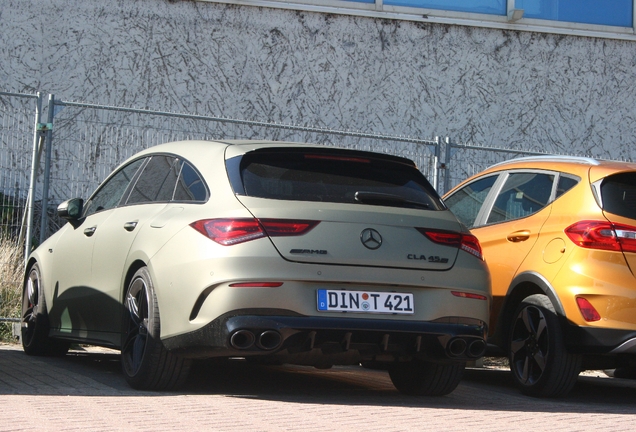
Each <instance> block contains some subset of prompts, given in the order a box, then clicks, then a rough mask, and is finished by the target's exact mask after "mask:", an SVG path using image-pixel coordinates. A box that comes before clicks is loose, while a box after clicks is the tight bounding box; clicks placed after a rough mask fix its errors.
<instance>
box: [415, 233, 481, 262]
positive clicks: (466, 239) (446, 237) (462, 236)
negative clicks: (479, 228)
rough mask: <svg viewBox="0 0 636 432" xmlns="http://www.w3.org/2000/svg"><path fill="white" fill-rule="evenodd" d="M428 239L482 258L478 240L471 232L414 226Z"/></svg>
mask: <svg viewBox="0 0 636 432" xmlns="http://www.w3.org/2000/svg"><path fill="white" fill-rule="evenodd" d="M416 229H417V230H418V231H419V232H421V233H422V234H424V235H425V236H426V237H427V238H428V239H429V240H431V241H432V242H435V243H437V244H442V245H445V246H453V247H457V248H459V249H461V250H463V251H466V252H468V253H469V254H471V255H474V256H476V257H477V258H479V259H482V260H483V259H484V256H483V254H482V251H481V245H480V244H479V240H477V237H475V236H474V235H472V234H466V233H458V232H453V231H439V230H429V229H426V228H416Z"/></svg>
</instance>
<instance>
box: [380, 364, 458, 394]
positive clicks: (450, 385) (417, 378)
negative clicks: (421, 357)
mask: <svg viewBox="0 0 636 432" xmlns="http://www.w3.org/2000/svg"><path fill="white" fill-rule="evenodd" d="M464 368H465V364H463V363H461V364H456V363H453V364H441V363H433V362H427V361H412V362H410V363H397V364H395V365H393V366H392V367H391V368H390V369H389V376H390V377H391V381H392V382H393V385H394V386H395V388H397V389H398V391H399V392H400V393H404V394H407V395H410V396H444V395H447V394H449V393H451V392H452V391H453V390H455V388H457V386H458V385H459V382H460V381H461V379H462V376H463V375H464Z"/></svg>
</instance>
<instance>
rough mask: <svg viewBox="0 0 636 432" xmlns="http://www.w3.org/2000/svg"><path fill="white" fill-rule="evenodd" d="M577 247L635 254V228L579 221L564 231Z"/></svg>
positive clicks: (603, 222) (600, 222)
mask: <svg viewBox="0 0 636 432" xmlns="http://www.w3.org/2000/svg"><path fill="white" fill-rule="evenodd" d="M565 234H567V236H568V237H569V238H570V240H572V242H574V244H576V245H577V246H580V247H583V248H587V249H601V250H611V251H617V252H621V251H622V252H636V227H633V226H629V225H623V224H615V223H611V222H607V221H581V222H577V223H575V224H573V225H570V226H569V227H567V228H566V229H565Z"/></svg>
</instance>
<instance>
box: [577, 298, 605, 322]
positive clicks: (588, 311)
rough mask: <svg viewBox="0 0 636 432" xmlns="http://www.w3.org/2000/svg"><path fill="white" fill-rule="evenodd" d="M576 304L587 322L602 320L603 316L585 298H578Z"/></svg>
mask: <svg viewBox="0 0 636 432" xmlns="http://www.w3.org/2000/svg"><path fill="white" fill-rule="evenodd" d="M576 304H577V305H578V306H579V310H580V311H581V315H583V319H584V320H585V321H588V322H590V321H598V320H600V319H601V314H599V313H598V312H597V311H596V309H595V308H594V306H592V303H590V302H589V300H588V299H586V298H583V297H577V298H576Z"/></svg>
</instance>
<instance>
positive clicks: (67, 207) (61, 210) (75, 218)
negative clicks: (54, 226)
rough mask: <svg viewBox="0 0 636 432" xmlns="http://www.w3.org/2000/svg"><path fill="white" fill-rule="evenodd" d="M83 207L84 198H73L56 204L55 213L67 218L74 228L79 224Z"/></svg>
mask: <svg viewBox="0 0 636 432" xmlns="http://www.w3.org/2000/svg"><path fill="white" fill-rule="evenodd" d="M83 209H84V200H83V199H81V198H73V199H70V200H68V201H64V202H63V203H62V204H60V205H59V206H57V215H58V216H59V217H61V218H62V219H65V220H67V221H68V222H69V223H70V224H71V225H73V227H74V228H77V227H78V226H79V225H80V218H81V217H82V210H83Z"/></svg>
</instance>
